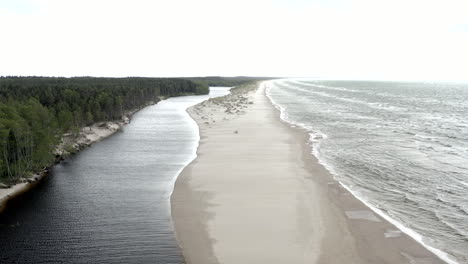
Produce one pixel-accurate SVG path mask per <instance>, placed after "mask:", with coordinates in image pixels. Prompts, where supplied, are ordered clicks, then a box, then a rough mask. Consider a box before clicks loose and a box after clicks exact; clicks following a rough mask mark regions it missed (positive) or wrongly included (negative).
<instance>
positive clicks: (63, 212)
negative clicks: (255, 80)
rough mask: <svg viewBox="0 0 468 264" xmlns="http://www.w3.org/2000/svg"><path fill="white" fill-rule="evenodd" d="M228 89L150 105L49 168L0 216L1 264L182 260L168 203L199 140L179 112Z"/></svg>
mask: <svg viewBox="0 0 468 264" xmlns="http://www.w3.org/2000/svg"><path fill="white" fill-rule="evenodd" d="M227 93H228V88H214V89H211V92H210V95H206V96H184V97H176V98H170V99H168V100H165V101H162V102H160V103H158V104H157V105H153V106H149V107H147V108H145V109H143V110H141V111H140V112H138V113H137V114H135V115H134V117H133V119H132V122H131V123H130V124H129V125H127V126H125V127H124V128H123V129H122V131H120V132H117V133H116V134H115V135H113V136H112V137H110V138H107V139H105V140H103V141H101V142H98V143H96V144H95V145H93V146H92V147H91V148H88V149H86V150H83V151H82V152H80V153H78V154H77V155H75V156H73V157H72V158H70V159H68V160H66V161H64V162H62V163H60V164H58V165H56V166H55V167H54V168H53V169H52V170H51V172H50V175H49V176H48V177H47V178H45V179H44V181H43V182H41V183H39V185H38V186H37V187H36V188H35V189H34V190H31V191H30V192H29V193H27V194H25V195H24V196H22V197H21V198H19V199H16V200H15V201H13V202H12V204H10V207H9V209H8V210H7V211H6V212H4V213H3V214H2V215H0V262H2V263H12V262H13V263H63V262H66V263H183V256H182V254H181V251H180V248H179V246H178V244H177V241H176V239H175V236H174V231H173V227H172V222H171V215H170V214H171V210H170V203H169V201H170V195H171V193H172V189H173V184H174V181H175V179H176V177H177V175H178V174H179V172H180V171H181V170H182V169H183V167H185V166H186V165H187V164H188V163H189V162H190V161H191V160H193V158H194V157H195V152H196V147H197V145H198V140H199V135H198V128H197V127H196V124H195V122H194V121H193V120H192V119H191V118H190V117H189V116H188V114H187V113H186V111H185V109H186V108H187V107H189V106H191V105H194V104H197V103H199V102H202V101H204V100H206V99H208V98H209V97H216V96H222V95H225V94H227Z"/></svg>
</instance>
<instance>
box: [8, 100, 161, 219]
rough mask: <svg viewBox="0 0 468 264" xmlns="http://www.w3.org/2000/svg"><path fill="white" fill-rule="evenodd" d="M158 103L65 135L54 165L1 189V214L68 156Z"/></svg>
mask: <svg viewBox="0 0 468 264" xmlns="http://www.w3.org/2000/svg"><path fill="white" fill-rule="evenodd" d="M164 99H166V98H161V100H164ZM156 103H158V102H152V103H149V104H146V105H144V106H142V107H140V108H137V109H134V110H132V111H128V112H126V113H125V114H124V115H123V118H122V119H121V120H116V121H107V122H98V123H95V124H93V125H91V126H86V127H82V128H81V129H80V132H79V134H78V135H77V136H73V135H71V134H70V133H67V134H64V135H63V136H62V142H61V143H60V144H59V145H57V148H56V150H55V154H56V159H55V162H54V163H52V164H50V165H49V166H47V167H45V168H44V169H43V170H42V171H40V172H36V173H35V174H33V176H32V177H30V178H27V179H23V180H22V182H20V183H17V184H15V185H12V186H10V187H9V188H0V214H1V213H3V212H4V211H5V210H6V209H7V207H8V202H9V201H11V200H13V199H16V198H18V197H19V196H21V195H22V194H24V193H26V192H28V191H29V190H31V189H33V188H34V187H35V186H36V185H37V184H39V183H40V182H41V181H42V180H43V179H44V178H46V177H47V176H48V171H49V168H51V167H53V166H54V165H56V164H58V163H59V162H61V161H62V160H64V159H65V158H67V157H68V156H70V155H73V154H76V153H77V152H79V151H80V150H82V149H85V148H88V147H90V146H91V145H93V144H94V143H97V142H99V141H101V140H103V139H105V138H107V137H109V136H111V135H113V134H114V133H116V132H117V131H119V130H120V129H121V128H122V127H123V126H125V125H127V124H129V123H130V122H131V119H132V116H133V115H134V114H135V113H137V112H138V111H140V110H141V109H143V108H145V107H147V106H149V105H153V104H156Z"/></svg>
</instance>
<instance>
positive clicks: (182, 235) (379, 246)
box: [171, 86, 444, 264]
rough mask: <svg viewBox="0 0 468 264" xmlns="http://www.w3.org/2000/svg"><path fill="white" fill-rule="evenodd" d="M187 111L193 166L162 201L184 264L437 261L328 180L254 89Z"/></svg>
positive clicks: (302, 139) (300, 138)
mask: <svg viewBox="0 0 468 264" xmlns="http://www.w3.org/2000/svg"><path fill="white" fill-rule="evenodd" d="M236 90H237V89H235V90H233V91H236ZM189 112H190V114H191V116H192V117H193V118H194V119H195V121H196V122H197V123H198V125H199V128H200V135H201V139H200V145H199V148H198V152H197V153H198V158H197V159H196V160H195V161H194V162H192V163H191V164H190V165H189V166H187V167H186V168H185V169H184V171H183V172H182V173H181V174H180V176H179V178H178V179H177V182H176V185H175V189H174V192H173V195H172V197H171V202H172V216H173V221H174V225H175V230H176V235H177V238H178V241H179V243H180V246H181V248H182V250H183V253H184V256H185V258H186V260H187V263H195V264H196V263H204V264H205V263H444V262H443V261H441V260H440V259H439V258H438V257H437V256H435V255H434V254H432V253H431V252H429V251H428V250H426V249H425V248H424V247H423V246H422V245H420V244H419V243H417V242H416V241H415V240H414V239H412V238H411V237H409V236H407V235H406V234H404V233H402V232H401V231H400V230H399V229H397V228H396V227H395V226H394V225H392V224H391V223H389V222H388V221H386V220H385V219H383V218H382V217H380V216H379V215H377V214H375V213H374V212H373V211H372V210H370V209H369V208H368V207H367V206H366V205H365V204H363V203H362V202H361V201H359V200H358V199H356V198H355V197H354V196H353V195H352V194H351V193H350V192H349V191H348V190H346V189H345V188H343V187H342V185H340V184H339V183H338V182H336V181H334V180H333V177H332V176H331V175H330V173H329V172H328V171H327V170H326V169H325V168H324V167H323V166H322V165H320V164H319V163H318V162H317V160H316V159H315V158H314V157H313V156H312V155H310V146H309V145H307V142H308V138H309V135H308V134H307V133H306V132H305V131H302V130H300V129H297V128H291V127H290V126H289V125H288V124H285V123H284V122H282V121H281V120H280V119H279V113H278V110H277V109H275V108H274V107H273V105H272V104H271V102H270V101H269V100H268V98H267V97H266V95H265V89H264V87H263V86H261V87H260V89H258V90H256V91H255V90H254V89H244V90H237V91H236V92H233V94H232V95H228V96H225V97H223V98H217V99H216V100H210V101H207V102H204V103H203V104H201V105H197V106H195V107H193V108H191V109H190V110H189Z"/></svg>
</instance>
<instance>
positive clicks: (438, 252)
mask: <svg viewBox="0 0 468 264" xmlns="http://www.w3.org/2000/svg"><path fill="white" fill-rule="evenodd" d="M268 90H269V88H266V89H265V95H266V97H268V99H269V100H270V102H271V104H272V105H273V106H274V107H275V108H276V110H277V111H278V116H279V118H280V120H281V122H284V123H285V124H286V125H287V126H289V127H290V128H291V129H293V130H294V129H299V130H302V131H303V133H306V134H308V135H309V138H308V139H307V140H305V141H304V145H307V146H310V152H309V154H310V155H312V156H313V157H314V159H315V160H316V162H317V163H319V164H320V165H321V166H323V167H325V168H326V169H327V171H328V172H329V174H330V175H332V177H333V180H334V181H336V182H337V183H339V184H340V185H341V186H342V187H343V188H345V189H346V190H347V191H348V192H349V193H351V195H353V196H354V197H355V198H356V199H357V200H359V201H360V202H361V203H363V204H364V205H365V206H367V207H368V208H369V209H371V210H372V211H373V212H374V213H376V214H377V215H379V216H380V217H382V218H383V219H385V220H386V221H388V222H389V223H391V224H392V225H394V226H395V227H396V228H397V229H398V230H400V231H401V232H403V233H405V234H406V235H408V236H409V237H411V238H412V239H414V240H415V241H416V242H417V243H419V244H420V245H422V246H423V247H424V248H426V249H427V250H429V251H430V252H432V253H433V254H435V255H436V256H437V257H438V258H440V259H441V260H442V261H444V263H447V264H458V262H457V261H455V260H453V259H452V258H450V257H449V254H448V253H446V252H444V251H442V250H440V249H438V248H435V247H432V246H430V245H427V244H426V243H424V241H423V238H424V236H422V235H421V234H419V233H418V232H416V231H414V230H413V229H411V228H408V227H406V226H405V225H404V224H403V223H401V222H399V221H397V220H395V219H394V218H392V217H391V216H390V215H389V214H387V213H386V212H385V211H384V210H382V209H379V208H377V207H375V206H373V205H372V204H371V203H370V202H368V201H367V200H366V199H364V198H362V197H360V196H358V195H356V193H355V192H354V191H353V190H352V189H351V188H350V187H348V186H346V185H345V184H344V183H342V182H340V181H338V180H335V179H334V176H333V173H332V172H331V171H330V170H329V169H328V168H327V167H326V165H325V164H323V163H322V162H321V161H320V159H319V158H318V157H317V153H316V152H315V151H314V147H313V146H312V144H311V143H312V142H311V137H312V134H311V133H310V131H309V129H308V128H306V127H304V126H302V125H301V124H297V123H294V122H291V121H288V120H286V118H285V109H283V108H282V107H281V106H280V105H279V104H278V103H276V102H275V101H274V100H273V98H272V97H271V96H270V94H269V93H268Z"/></svg>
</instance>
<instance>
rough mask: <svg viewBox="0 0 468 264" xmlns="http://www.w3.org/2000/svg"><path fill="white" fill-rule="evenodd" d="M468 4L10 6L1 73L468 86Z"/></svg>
mask: <svg viewBox="0 0 468 264" xmlns="http://www.w3.org/2000/svg"><path fill="white" fill-rule="evenodd" d="M467 14H468V1H466V0H388V1H383V0H382V1H379V0H323V1H320V0H315V1H314V0H310V1H307V0H285V1H282V0H258V1H257V0H249V1H246V0H235V1H227V0H126V1H122V0H0V29H1V31H0V32H1V38H0V75H46V76H82V75H91V76H155V77H159V76H161V77H162V76H206V75H223V76H235V75H250V76H298V77H338V78H372V79H453V80H460V79H464V80H467V79H468V67H467V64H468V15H467Z"/></svg>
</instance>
